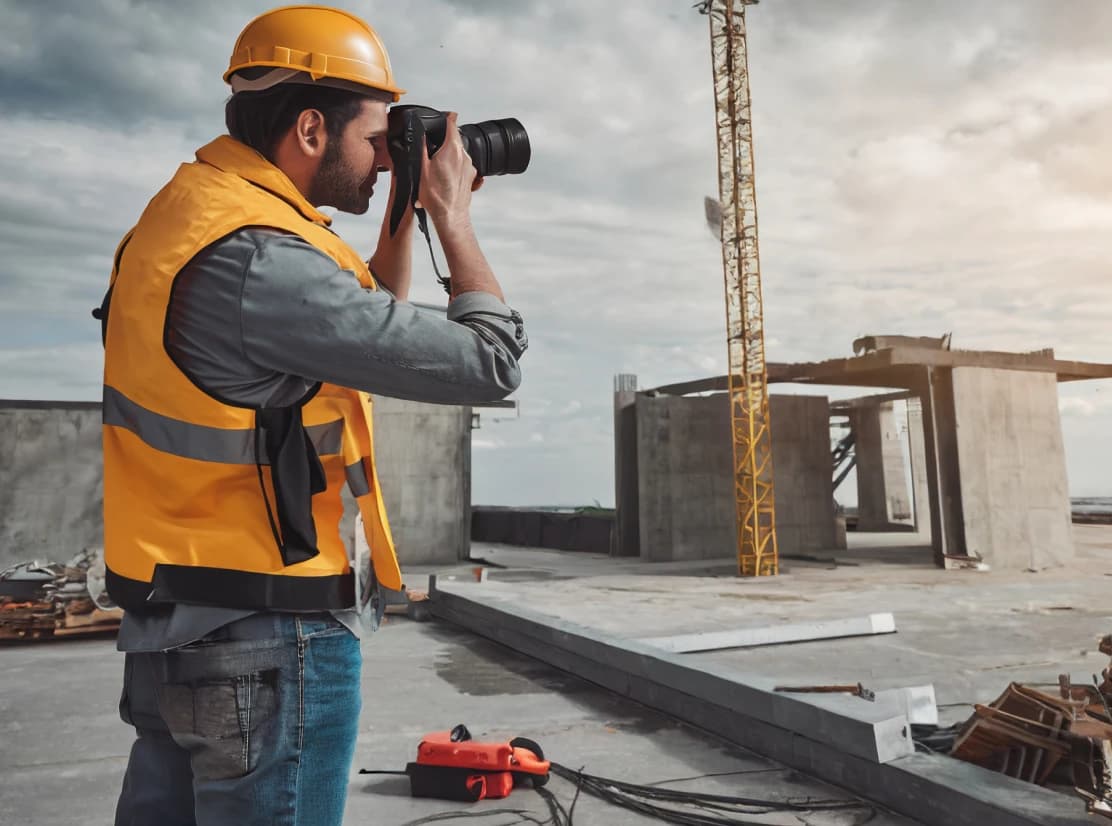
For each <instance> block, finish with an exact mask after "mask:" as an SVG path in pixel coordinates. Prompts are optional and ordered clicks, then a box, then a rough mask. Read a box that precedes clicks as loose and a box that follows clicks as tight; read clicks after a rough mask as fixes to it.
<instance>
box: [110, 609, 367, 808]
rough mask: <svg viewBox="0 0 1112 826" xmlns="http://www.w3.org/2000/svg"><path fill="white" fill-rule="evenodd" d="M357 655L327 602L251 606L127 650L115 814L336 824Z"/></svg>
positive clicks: (355, 707)
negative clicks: (149, 647) (124, 730)
mask: <svg viewBox="0 0 1112 826" xmlns="http://www.w3.org/2000/svg"><path fill="white" fill-rule="evenodd" d="M361 665H362V655H361V653H360V649H359V640H357V639H356V638H355V637H354V635H352V633H351V632H350V631H348V630H347V629H346V628H345V627H344V626H343V625H341V624H340V623H339V622H337V621H336V620H335V619H333V618H332V617H331V616H330V615H328V614H311V615H305V614H300V615H293V614H259V615H255V616H252V617H248V618H247V619H245V620H240V621H239V622H235V623H232V624H231V625H229V626H226V627H225V628H222V629H220V630H219V631H217V632H214V633H213V634H210V635H209V636H207V637H205V638H204V639H202V640H199V641H198V642H196V643H193V644H190V645H187V646H185V647H183V648H178V649H174V650H173V651H169V652H165V653H151V654H134V653H133V654H128V655H127V657H126V659H125V666H124V692H123V697H122V699H121V701H120V716H121V717H122V718H123V720H124V721H125V722H127V723H129V724H131V725H133V726H135V730H136V733H137V734H138V739H136V741H135V743H134V744H133V745H132V748H131V757H130V759H129V761H128V766H127V773H126V775H125V776H124V783H123V790H122V792H121V794H120V800H119V803H118V805H117V808H116V826H152V825H153V826H224V824H229V825H230V824H236V826H255V824H258V825H259V826H262V824H266V826H310V824H311V825H312V826H333V824H334V825H335V826H339V824H340V822H341V820H342V819H343V814H344V802H345V800H346V797H347V787H348V776H349V774H350V771H351V762H352V759H353V756H354V753H355V737H356V733H357V731H358V719H359V711H360V708H361V705H362V701H361V697H360V691H359V676H360V670H361Z"/></svg>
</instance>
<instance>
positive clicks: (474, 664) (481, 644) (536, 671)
mask: <svg viewBox="0 0 1112 826" xmlns="http://www.w3.org/2000/svg"><path fill="white" fill-rule="evenodd" d="M453 637H454V639H453ZM445 642H448V643H449V644H448V645H447V646H446V647H445V649H444V650H443V651H441V652H440V653H438V654H437V657H436V663H435V668H436V674H437V676H438V677H440V678H441V679H442V680H444V681H445V682H447V683H450V684H451V685H452V686H454V687H455V688H456V689H457V690H458V691H460V692H461V693H463V694H471V695H474V696H478V697H490V696H498V695H505V694H548V693H556V694H562V695H565V696H566V695H575V694H583V693H586V692H590V691H592V690H593V689H592V687H591V686H590V684H588V683H586V682H584V681H582V680H580V679H579V678H577V677H573V676H571V675H570V674H565V673H564V672H562V671H557V670H555V669H553V668H549V667H548V666H546V665H544V664H543V663H540V662H537V661H536V660H530V659H528V658H525V657H522V656H520V655H517V654H514V653H513V652H512V651H510V650H509V649H508V648H503V647H502V646H500V645H496V644H495V643H492V642H489V641H487V640H484V639H482V638H480V637H474V636H471V635H464V634H456V633H454V632H450V635H449V636H448V638H447V639H446V640H445Z"/></svg>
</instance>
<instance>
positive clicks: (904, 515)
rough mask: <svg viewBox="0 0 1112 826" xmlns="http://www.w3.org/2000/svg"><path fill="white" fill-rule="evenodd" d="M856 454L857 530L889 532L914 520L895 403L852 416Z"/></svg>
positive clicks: (863, 408)
mask: <svg viewBox="0 0 1112 826" xmlns="http://www.w3.org/2000/svg"><path fill="white" fill-rule="evenodd" d="M849 419H850V426H851V427H852V428H853V432H854V436H855V442H856V446H855V451H856V454H857V529H858V530H859V531H888V530H892V529H893V528H898V527H900V526H901V525H906V524H907V523H908V522H909V520H910V519H911V517H912V513H911V503H910V501H909V497H908V492H907V478H906V465H905V460H904V453H903V443H902V441H903V440H902V439H901V437H900V432H899V428H897V427H896V415H895V409H894V406H893V403H892V402H882V403H879V404H868V405H862V406H861V407H858V408H856V409H854V410H851V411H850V414H849Z"/></svg>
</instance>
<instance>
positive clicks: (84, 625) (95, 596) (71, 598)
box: [0, 550, 123, 640]
mask: <svg viewBox="0 0 1112 826" xmlns="http://www.w3.org/2000/svg"><path fill="white" fill-rule="evenodd" d="M98 565H103V563H101V562H100V560H99V555H98V554H97V552H96V551H94V550H85V551H82V552H81V553H80V554H78V555H77V556H75V557H74V558H73V559H71V560H70V561H69V562H67V563H66V564H64V565H63V564H59V563H53V562H41V561H38V560H35V561H31V562H22V563H20V564H18V565H14V566H12V567H11V568H8V569H6V570H4V571H0V640H37V639H46V638H53V637H65V636H73V635H77V634H90V633H101V632H106V631H114V630H116V629H117V628H118V627H119V624H120V619H121V618H122V617H123V611H121V610H120V609H119V608H116V607H115V606H114V605H112V604H111V603H110V602H107V601H106V600H105V598H104V596H103V595H102V594H101V593H100V589H99V587H98V586H96V585H95V584H94V583H95V580H96V574H95V570H96V569H97V567H98ZM90 568H92V569H93V571H94V573H90ZM90 585H92V586H93V590H94V591H97V593H90Z"/></svg>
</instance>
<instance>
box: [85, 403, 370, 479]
mask: <svg viewBox="0 0 1112 826" xmlns="http://www.w3.org/2000/svg"><path fill="white" fill-rule="evenodd" d="M104 424H106V425H112V426H114V427H122V428H125V429H126V430H130V431H131V432H132V433H134V434H135V435H136V436H138V437H139V438H140V439H142V440H143V441H144V442H146V443H147V444H148V445H150V446H151V447H153V448H154V449H155V450H161V451H162V452H163V453H172V454H174V455H175V456H181V457H183V458H185V459H196V460H198V461H200V462H222V463H224V464H229V465H255V464H260V465H268V464H270V459H269V457H268V456H267V454H266V444H265V443H263V442H262V441H260V440H258V439H257V438H256V430H255V428H251V429H228V430H226V429H223V428H218V427H206V426H205V425H199V424H190V423H189V422H183V421H180V420H178V419H171V418H170V417H169V416H163V415H161V414H160V413H155V412H154V411H153V410H147V409H146V408H145V407H143V406H142V405H139V404H136V403H135V402H133V401H132V400H131V399H129V398H128V397H127V396H125V395H124V394H123V393H121V392H120V391H119V390H116V389H115V388H114V387H108V386H107V385H106V386H105V388H104ZM305 431H306V432H307V433H308V434H309V438H310V439H311V440H312V441H313V446H314V447H315V448H316V450H317V455H318V456H334V455H337V454H339V453H340V452H341V449H342V440H343V435H344V422H343V420H342V419H336V420H335V421H331V422H327V423H325V424H316V425H310V426H309V427H306V428H305ZM256 442H258V444H257V445H256ZM256 448H257V449H256ZM363 483H364V485H365V484H366V474H364V475H363ZM364 492H367V491H366V490H365V491H364ZM352 495H354V496H361V495H363V494H359V493H355V492H354V490H353V491H352Z"/></svg>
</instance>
